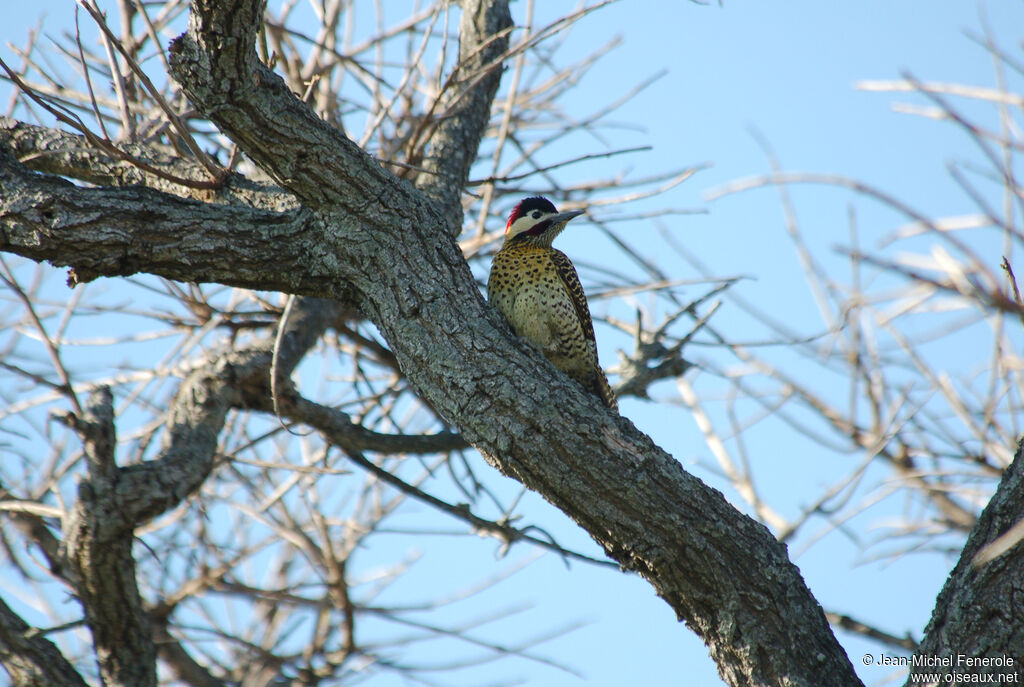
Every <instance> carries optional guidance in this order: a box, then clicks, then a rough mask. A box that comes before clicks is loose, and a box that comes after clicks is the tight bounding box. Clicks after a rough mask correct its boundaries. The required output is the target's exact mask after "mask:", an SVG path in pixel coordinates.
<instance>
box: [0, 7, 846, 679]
mask: <svg viewBox="0 0 1024 687" xmlns="http://www.w3.org/2000/svg"><path fill="white" fill-rule="evenodd" d="M191 7H192V9H191V11H192V14H191V18H190V22H189V29H188V33H187V34H186V35H185V36H183V37H180V38H178V39H176V40H175V41H174V42H173V43H172V46H171V60H172V71H173V74H174V76H175V78H176V79H177V80H178V81H179V82H180V83H181V84H182V86H183V88H184V89H185V91H186V92H187V93H188V94H189V96H190V97H191V99H192V101H193V103H194V104H195V106H196V108H197V109H198V110H199V111H200V112H202V113H203V114H204V115H205V116H207V117H209V118H210V119H211V121H213V122H214V123H215V124H216V125H217V126H218V127H219V128H220V129H221V131H222V132H224V133H225V134H226V135H227V136H229V137H230V138H232V140H234V141H235V142H236V143H237V144H238V145H239V147H240V149H241V150H242V151H243V152H244V153H245V154H246V155H248V156H249V157H250V158H251V159H252V160H254V161H255V163H256V164H258V165H260V166H261V167H262V168H263V169H264V170H265V171H266V172H267V173H268V174H270V175H272V176H273V177H274V178H275V179H277V180H279V181H280V183H281V184H282V185H283V186H285V187H286V188H287V189H288V190H289V191H291V192H292V193H293V194H295V196H296V197H297V198H298V199H300V200H301V202H302V203H303V204H304V206H305V209H306V211H307V212H309V213H311V215H312V218H311V223H312V227H313V229H315V231H312V232H311V233H312V234H315V239H314V238H311V237H308V238H309V240H306V239H307V236H306V235H305V234H302V235H299V234H298V233H297V232H293V233H287V232H282V233H281V234H280V235H277V236H273V240H272V241H271V240H269V238H270V237H269V236H268V235H267V234H266V233H262V234H261V233H258V232H257V233H252V234H248V233H247V234H246V235H245V238H246V239H247V240H248V241H251V242H253V244H254V246H255V247H250V248H248V250H251V251H252V253H253V254H255V253H257V252H259V253H261V255H266V253H263V252H262V251H264V250H270V249H272V250H273V252H274V253H275V255H274V256H273V257H272V258H270V261H269V262H268V263H266V264H264V265H263V269H262V274H261V275H257V273H256V272H255V271H253V270H252V268H251V267H250V266H249V265H247V264H241V265H238V264H235V263H234V261H235V260H236V259H237V253H238V251H239V250H240V249H239V248H237V247H235V246H231V245H224V246H223V249H224V250H225V251H226V253H225V254H223V255H222V256H217V257H221V258H223V259H224V261H225V262H227V263H229V264H230V265H231V270H232V273H237V272H239V271H240V272H241V273H242V274H243V276H244V277H245V278H246V279H251V280H250V281H247V282H246V284H244V285H247V286H252V287H256V284H257V283H260V284H262V286H260V287H258V288H268V289H275V290H289V291H292V292H295V291H296V290H297V289H301V290H302V291H301V292H303V293H311V294H314V295H315V292H316V290H317V289H318V288H319V289H320V291H319V294H320V295H324V296H332V297H339V296H341V297H345V296H346V295H347V294H348V293H350V292H349V291H348V290H347V289H348V287H349V286H351V295H352V297H353V298H354V299H355V303H356V305H357V306H358V307H359V308H360V310H361V312H363V313H364V314H365V315H366V316H367V317H368V318H369V319H370V320H371V321H372V322H373V323H374V324H375V325H376V326H377V327H378V329H379V330H380V332H381V333H382V334H383V336H384V338H385V339H386V340H387V342H388V344H389V346H390V347H391V350H392V351H393V352H394V354H395V357H396V360H397V361H398V364H399V366H400V368H401V370H402V371H403V372H404V373H405V374H406V375H407V377H408V379H409V380H410V382H411V383H412V384H413V385H414V386H415V387H416V389H417V391H418V392H419V393H421V394H422V396H423V397H424V398H425V399H426V400H427V401H428V402H429V403H431V404H432V405H433V406H434V407H435V408H436V409H437V410H438V411H439V412H440V413H442V415H443V416H444V417H446V418H447V419H448V420H450V421H451V422H453V424H455V425H457V426H458V427H460V429H461V430H462V432H463V435H464V436H465V437H466V438H467V439H468V440H469V441H470V442H471V443H472V444H473V445H474V446H476V447H477V448H478V449H479V450H480V451H481V453H482V454H483V455H484V457H485V459H487V460H488V462H490V463H491V464H492V465H493V466H495V467H496V468H497V469H499V470H501V471H502V472H503V473H504V474H506V475H510V476H513V477H515V478H516V479H518V480H520V481H521V482H522V483H523V484H525V485H526V486H528V487H529V488H531V489H534V490H535V491H538V492H539V493H541V494H542V495H543V496H544V497H545V498H546V499H548V500H549V501H550V502H551V503H553V504H554V505H556V506H557V507H559V508H560V509H562V510H563V511H564V512H566V513H567V514H569V515H570V516H571V517H572V518H573V519H574V520H575V521H576V522H577V523H579V524H580V525H581V526H582V527H583V528H585V529H586V530H587V531H588V532H589V533H590V534H591V536H592V537H593V538H594V539H595V540H596V541H597V542H599V543H600V544H601V545H602V546H603V547H604V549H605V551H606V552H607V553H608V555H610V556H611V557H612V558H614V559H615V560H616V561H618V562H619V563H620V564H621V565H622V566H624V567H626V568H628V569H631V570H635V571H637V572H639V573H640V574H641V575H643V576H644V577H645V578H646V579H647V580H648V581H649V582H650V583H651V584H652V585H653V586H654V587H655V589H656V590H657V592H658V593H659V595H661V596H662V597H663V598H664V599H665V600H666V602H667V603H668V604H669V605H670V606H671V607H672V608H673V609H674V610H675V612H676V613H677V615H678V616H679V617H680V618H683V619H685V620H686V622H687V623H688V625H689V626H690V627H692V628H693V629H694V630H695V631H696V632H697V633H698V634H699V635H700V636H701V637H702V638H703V639H704V640H705V641H706V642H707V643H708V645H709V647H710V650H711V654H712V657H713V658H714V659H715V661H716V662H717V663H718V665H719V669H720V672H721V674H722V676H723V678H724V679H725V680H726V681H727V682H728V683H729V684H732V685H755V684H756V685H762V684H788V685H797V686H799V685H807V686H810V685H818V684H820V683H821V679H822V676H828V677H827V679H828V681H829V683H830V684H831V685H837V686H842V685H857V684H860V683H859V681H858V680H857V678H856V675H855V674H854V673H853V669H852V666H851V665H850V663H849V660H848V659H847V657H846V655H845V653H844V652H843V650H842V649H841V647H840V646H839V645H838V643H837V642H836V640H835V637H834V636H833V634H832V632H831V630H830V628H829V626H828V624H827V622H826V620H825V616H824V614H823V612H822V610H821V608H820V606H819V605H818V604H817V602H816V601H815V599H814V598H813V596H812V595H811V594H810V591H809V590H808V589H807V587H806V585H805V584H804V582H803V579H802V578H801V576H800V573H799V571H798V570H797V568H796V567H795V566H794V565H793V564H792V563H791V562H790V561H789V560H788V558H787V555H786V549H785V546H784V545H782V544H780V543H779V542H777V541H776V540H775V539H774V538H773V537H772V536H771V534H770V533H769V532H768V531H767V529H765V528H764V527H763V526H761V525H759V524H757V523H755V522H754V521H752V520H751V519H750V518H747V517H746V516H744V515H742V514H740V513H739V512H737V511H736V510H735V509H734V508H732V507H731V506H730V505H729V504H728V503H727V502H726V501H725V499H724V498H723V497H722V495H721V494H720V493H718V492H717V491H715V490H712V489H709V488H708V487H706V486H705V485H704V484H703V483H701V482H700V481H699V480H697V479H696V478H694V477H693V476H691V475H689V474H687V473H686V472H684V471H683V469H682V468H681V467H680V465H679V464H678V463H677V462H676V461H675V460H674V459H673V458H672V457H671V456H669V455H668V454H667V453H665V452H664V451H663V450H661V449H660V448H658V447H657V446H655V445H654V444H653V443H652V442H651V440H650V439H649V438H648V437H647V436H646V435H644V434H642V433H641V432H639V431H638V430H637V429H636V428H635V427H634V426H633V425H632V423H630V422H629V421H628V420H626V419H624V418H618V417H615V416H613V415H612V414H611V413H610V412H609V411H608V410H607V409H606V408H604V407H603V406H602V405H601V404H600V403H599V402H598V401H597V400H596V399H594V398H592V397H591V396H590V395H589V394H587V393H586V392H585V391H583V390H582V389H581V388H580V387H579V385H577V384H575V383H574V382H573V381H572V380H570V379H568V378H567V377H565V376H564V375H562V374H560V373H558V372H557V371H556V370H555V369H554V368H553V367H552V366H551V365H550V363H548V362H547V361H546V360H545V359H544V358H543V356H542V355H541V354H540V353H539V352H537V351H536V350H535V349H533V348H532V347H530V346H529V345H528V344H526V343H524V342H522V341H521V340H519V339H516V338H515V337H513V336H512V334H511V332H510V331H509V329H508V327H507V325H505V323H504V322H503V321H502V320H501V319H500V318H499V317H498V316H497V315H496V314H495V312H494V311H493V310H492V309H491V308H490V307H489V306H488V305H487V304H486V303H485V302H484V301H483V299H482V297H481V295H480V292H479V289H478V288H477V286H476V284H475V282H474V281H473V278H472V275H471V273H470V271H469V269H468V266H467V265H466V262H465V260H464V259H463V256H462V254H461V252H460V250H459V249H458V246H456V245H455V243H454V242H453V240H452V238H451V235H450V233H449V231H448V228H449V227H450V226H451V223H452V221H453V219H452V217H449V216H447V215H446V214H445V213H444V212H442V210H441V209H440V208H439V205H438V203H437V202H436V201H435V200H432V199H431V198H429V197H428V196H426V195H425V194H423V193H421V192H419V191H417V190H416V189H414V188H412V187H411V186H409V185H408V184H405V183H403V182H400V181H399V180H397V179H396V178H395V177H394V176H393V175H391V174H390V173H388V172H387V171H385V170H384V169H382V168H381V167H380V166H379V165H378V164H377V163H376V161H374V160H373V159H372V158H370V157H369V156H368V155H367V154H366V153H365V152H363V151H362V150H360V149H359V148H358V147H357V146H356V145H355V144H354V143H353V142H351V141H350V140H348V139H347V138H346V137H345V136H344V135H343V134H342V133H341V132H340V131H338V130H337V129H334V128H333V127H331V126H330V125H328V124H327V123H325V122H323V121H322V120H320V119H319V118H317V117H316V116H315V115H314V114H313V113H312V112H311V111H310V110H309V108H308V107H307V106H306V105H305V104H303V103H302V102H301V101H300V100H299V98H297V97H296V96H295V95H294V94H293V93H291V92H289V91H288V89H287V88H286V86H285V85H284V83H283V82H282V81H281V79H280V78H278V77H277V76H276V75H274V74H273V73H272V72H270V71H269V70H268V69H267V68H266V67H264V66H263V65H262V64H260V63H259V62H258V61H257V59H256V55H255V51H254V49H253V45H254V41H255V37H256V33H257V30H258V25H259V19H260V11H261V7H262V3H261V2H260V1H259V0H234V1H230V0H196V2H194V3H193V4H192V6H191ZM453 116H459V113H458V112H456V114H454V115H453ZM5 167H6V163H5ZM0 182H2V183H4V185H6V184H7V181H6V180H5V179H0ZM198 211H199V210H197V212H198ZM241 219H242V218H241V217H239V220H241ZM0 220H2V224H0V226H4V227H7V228H8V231H10V227H11V226H12V221H11V220H8V219H7V218H6V217H2V216H0ZM19 221H20V220H19ZM13 223H15V224H16V223H17V222H13ZM242 226H244V225H242ZM233 238H234V239H235V241H236V242H237V240H238V238H239V237H238V235H237V234H235V235H234V236H233ZM261 241H266V242H267V244H268V245H267V246H263V245H259V244H260V242H261ZM221 246H222V244H216V247H217V249H218V250H219V249H220V248H221ZM186 248H187V247H186ZM210 248H211V246H210V245H209V244H208V245H206V246H204V249H205V250H209V249H210ZM203 253H204V251H196V252H194V253H188V254H187V255H186V256H184V257H183V256H179V267H178V269H181V268H180V265H188V264H190V263H189V261H190V260H199V261H202V260H206V261H209V260H211V258H210V256H208V255H206V256H204V254H203ZM299 254H301V255H302V257H303V258H304V260H303V261H301V262H291V257H290V256H295V255H299ZM267 265H272V266H274V269H268V268H267ZM279 265H283V267H282V268H281V271H286V272H288V273H289V274H287V275H282V274H279V273H278V269H277V268H278V266H279ZM157 266H158V267H160V269H164V270H168V271H169V270H171V268H170V267H162V266H160V265H159V264H158V265H157ZM134 268H135V269H141V268H143V265H142V263H141V262H140V263H139V264H137V265H134ZM182 272H184V270H182ZM161 273H162V272H161ZM218 274H219V273H215V272H214V271H212V270H211V271H210V273H209V276H210V278H218ZM221 276H222V279H223V281H224V283H228V284H239V277H238V276H232V274H226V273H225V274H223V275H221ZM218 280H220V279H218ZM283 282H286V283H283ZM282 283H283V284H282ZM228 364H229V362H228V361H224V363H223V365H224V366H227V365H228ZM218 369H221V368H218ZM206 374H207V375H208V376H207V377H205V378H203V379H198V378H197V379H196V380H194V381H191V382H189V383H188V384H185V385H183V387H182V394H181V395H180V396H179V401H178V403H177V404H176V410H175V412H174V415H173V430H172V445H178V444H180V446H178V448H177V449H176V450H180V451H195V450H196V449H195V448H194V447H191V446H190V444H189V442H188V441H184V438H185V436H187V435H191V436H192V440H193V441H194V442H195V443H197V444H199V445H200V447H201V451H200V452H201V453H204V454H205V453H212V447H213V445H214V444H215V441H216V432H217V431H219V428H220V427H221V426H222V420H223V412H225V410H224V408H225V405H226V402H225V401H224V400H223V399H220V398H217V397H216V391H217V389H219V388H220V387H221V386H222V385H223V383H222V382H220V381H219V380H217V379H216V370H213V371H209V372H207V373H206ZM204 380H205V381H204ZM179 404H180V405H179ZM204 414H205V415H208V416H209V417H211V418H212V419H202V418H201V417H200V416H201V415H204ZM184 458H185V455H183V456H182V460H183V461H184ZM196 462H197V464H198V465H203V464H205V463H203V461H202V460H200V459H198V458H197V460H196ZM146 465H147V466H148V465H149V464H146ZM132 467H138V469H139V470H144V469H146V466H132ZM155 467H156V466H154V468H155ZM207 471H208V468H207ZM205 474H207V473H206V472H203V470H202V469H198V468H193V469H192V477H193V478H194V479H185V480H179V479H177V478H175V480H174V484H175V485H179V486H176V487H175V489H174V490H170V489H166V490H165V491H166V492H167V493H168V495H178V498H181V494H182V493H183V492H181V491H180V485H186V484H188V485H193V488H194V485H195V484H197V483H198V482H196V481H195V480H199V481H201V479H202V478H203V477H204V476H205ZM157 477H158V475H157V474H155V473H154V474H152V475H150V479H151V480H156V479H157ZM171 502H172V499H170V498H166V499H163V500H162V501H161V500H159V499H157V500H155V501H154V503H156V504H158V505H159V504H163V506H162V507H166V504H168V503H171ZM145 512H151V511H150V510H146V511H145Z"/></svg>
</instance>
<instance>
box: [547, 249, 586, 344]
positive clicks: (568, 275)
mask: <svg viewBox="0 0 1024 687" xmlns="http://www.w3.org/2000/svg"><path fill="white" fill-rule="evenodd" d="M551 261H552V262H553V263H554V264H555V271H556V272H558V276H559V277H560V278H561V279H562V284H564V285H565V290H566V291H567V292H568V293H569V298H571V299H572V306H573V307H574V308H575V309H576V316H577V317H578V318H579V320H580V326H581V327H583V336H585V337H586V339H587V341H588V342H589V343H590V345H591V346H592V349H591V350H592V351H594V356H595V358H596V356H597V338H596V337H595V336H594V322H593V321H592V320H591V319H590V308H589V307H588V306H587V296H586V295H585V294H584V293H583V284H581V283H580V277H579V275H578V274H576V268H575V267H573V264H572V261H571V260H569V257H568V256H567V255H566V254H565V253H563V252H562V251H560V250H552V251H551Z"/></svg>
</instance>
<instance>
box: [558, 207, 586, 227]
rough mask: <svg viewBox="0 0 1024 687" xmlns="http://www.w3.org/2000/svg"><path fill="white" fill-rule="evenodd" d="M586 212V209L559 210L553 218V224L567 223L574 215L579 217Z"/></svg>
mask: <svg viewBox="0 0 1024 687" xmlns="http://www.w3.org/2000/svg"><path fill="white" fill-rule="evenodd" d="M584 212H585V211H584V210H569V211H568V212H559V213H558V214H557V215H555V216H554V217H552V218H551V224H554V225H557V224H565V223H566V222H568V221H569V220H571V219H572V218H573V217H579V216H580V215H582V214H583V213H584Z"/></svg>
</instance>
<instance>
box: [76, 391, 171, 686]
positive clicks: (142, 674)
mask: <svg viewBox="0 0 1024 687" xmlns="http://www.w3.org/2000/svg"><path fill="white" fill-rule="evenodd" d="M60 419H62V421H64V422H65V423H67V424H68V425H70V426H71V427H73V428H74V429H75V430H76V431H77V432H78V433H79V434H80V435H81V436H82V439H83V441H84V442H85V459H86V465H87V476H86V477H85V478H84V479H83V480H82V481H81V482H80V483H79V485H78V501H77V503H76V504H75V507H74V509H73V511H72V514H71V517H70V518H68V520H67V521H66V522H65V523H64V542H65V551H66V554H65V555H66V557H67V560H68V563H69V564H70V567H71V568H72V569H73V570H74V573H75V584H74V587H75V592H76V594H77V596H78V599H79V601H81V603H82V606H83V608H84V609H85V620H86V623H88V625H89V629H90V630H91V631H92V638H93V646H94V647H95V650H96V657H97V659H98V662H99V668H100V676H101V677H102V679H103V683H104V684H105V685H112V686H113V685H117V686H124V687H129V686H134V687H155V685H156V647H155V646H154V644H153V633H152V629H151V626H150V622H149V614H148V613H146V611H145V609H143V607H142V598H141V597H140V596H139V586H138V583H137V582H136V579H135V559H134V558H132V543H133V541H134V535H133V529H134V526H135V521H134V520H132V519H131V512H130V509H128V508H125V505H126V503H125V501H124V498H123V497H124V492H123V491H121V490H120V485H119V477H120V472H121V471H120V470H119V468H118V467H117V465H116V463H115V462H114V447H115V446H116V443H117V442H116V438H115V434H114V406H113V396H112V394H111V393H110V389H109V388H107V387H104V388H102V389H100V390H98V391H96V392H95V393H93V394H92V396H91V397H90V398H89V401H88V403H87V405H86V407H85V409H84V411H83V413H82V415H81V416H75V415H71V414H68V415H66V416H64V417H63V418H60Z"/></svg>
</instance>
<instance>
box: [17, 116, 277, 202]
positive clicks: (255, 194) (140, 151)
mask: <svg viewBox="0 0 1024 687" xmlns="http://www.w3.org/2000/svg"><path fill="white" fill-rule="evenodd" d="M0 145H8V146H10V148H11V149H12V150H13V151H14V154H15V155H16V156H17V157H18V158H19V159H20V160H21V162H22V164H24V165H25V167H27V168H28V169H31V170H32V171H35V172H45V173H46V174H54V175H57V176H63V177H69V178H72V179H78V180H80V181H85V182H88V183H90V184H96V185H99V186H130V185H144V186H149V187H150V188H153V189H156V190H158V191H165V192H167V193H173V194H177V195H184V196H186V197H191V198H195V199H196V200H202V201H206V202H211V201H212V202H223V203H228V202H230V203H240V204H243V205H248V206H251V207H256V208H261V209H264V210H275V211H278V212H284V211H286V210H294V209H295V206H296V203H295V199H294V197H293V196H292V195H291V194H290V193H288V192H287V191H285V190H283V189H282V188H280V187H279V186H276V185H273V184H269V183H260V182H258V181H254V180H252V179H249V178H247V177H244V176H242V175H241V174H230V175H228V176H227V178H226V179H225V181H224V184H223V185H222V186H221V187H220V188H219V189H218V190H217V191H216V192H212V191H198V190H196V189H194V188H185V187H181V186H178V185H175V184H173V183H171V182H170V181H168V180H167V179H166V178H164V177H157V176H154V175H152V174H146V173H145V172H144V171H143V170H141V169H139V168H138V167H136V166H135V165H133V164H131V163H130V162H128V161H126V160H123V159H121V158H114V157H111V156H109V155H106V154H105V153H103V152H102V151H99V150H96V149H95V148H92V147H91V146H90V145H89V142H88V141H87V140H86V138H85V137H84V136H82V135H80V134H72V133H70V132H67V131H63V130H60V129H51V128H47V127H43V126H36V125H33V124H27V123H25V122H19V121H17V120H15V119H10V118H8V117H0ZM119 145H120V146H121V147H122V148H123V149H125V150H126V151H127V152H128V153H130V154H131V155H132V157H134V158H138V159H142V160H145V161H146V163H147V164H149V165H151V166H153V167H159V168H160V169H163V170H166V171H167V172H168V174H170V175H173V176H175V177H180V178H182V179H188V180H191V181H195V182H205V181H209V172H208V171H207V170H206V168H205V167H203V166H202V165H201V164H199V163H198V162H196V161H195V160H193V159H191V158H184V157H181V156H180V155H178V154H177V152H176V151H175V150H173V149H171V148H169V147H160V146H155V145H147V144H143V143H127V142H125V143H120V144H119Z"/></svg>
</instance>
